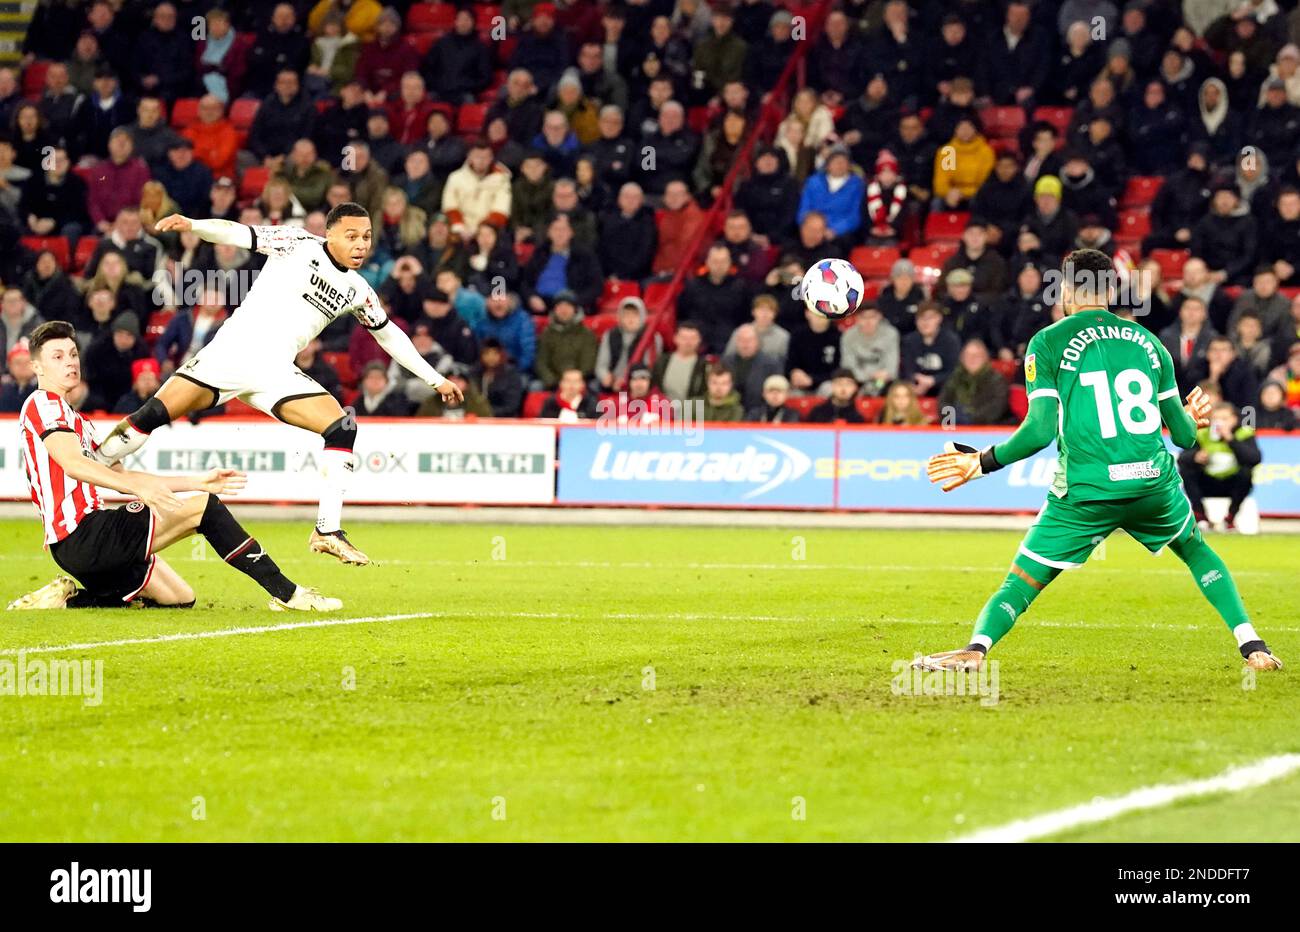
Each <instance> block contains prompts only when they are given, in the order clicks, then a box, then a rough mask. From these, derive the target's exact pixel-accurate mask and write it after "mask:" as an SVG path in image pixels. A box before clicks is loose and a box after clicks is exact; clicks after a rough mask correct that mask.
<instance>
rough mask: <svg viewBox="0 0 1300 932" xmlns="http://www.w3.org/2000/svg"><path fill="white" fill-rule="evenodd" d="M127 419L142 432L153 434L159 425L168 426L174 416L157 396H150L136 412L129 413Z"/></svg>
mask: <svg viewBox="0 0 1300 932" xmlns="http://www.w3.org/2000/svg"><path fill="white" fill-rule="evenodd" d="M126 419H127V420H128V421H130V422H131V426H132V427H134V428H135V429H136V430H138V431H140V433H142V434H151V433H153V432H154V431H155V430H157V429H158V428H159V427H166V426H167V425H168V424H170V423H171V422H172V416H171V415H170V414H168V413H167V406H166V405H165V404H163V403H162V402H161V401H159V400H158V399H157V398H150V399H149V400H148V401H146V402H145V403H144V404H142V405H141V406H140V408H139V409H138V410H137V411H136V412H135V413H134V414H128V415H127V416H126Z"/></svg>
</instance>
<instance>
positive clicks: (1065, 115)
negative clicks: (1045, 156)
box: [1034, 107, 1074, 137]
mask: <svg viewBox="0 0 1300 932" xmlns="http://www.w3.org/2000/svg"><path fill="white" fill-rule="evenodd" d="M1072 119H1074V108H1073V107H1039V108H1038V109H1036V110H1035V111H1034V122H1035V123H1039V122H1042V123H1051V124H1052V125H1053V126H1054V127H1056V131H1057V132H1058V133H1060V134H1061V136H1062V137H1064V136H1065V133H1066V131H1067V130H1068V129H1069V128H1070V120H1072Z"/></svg>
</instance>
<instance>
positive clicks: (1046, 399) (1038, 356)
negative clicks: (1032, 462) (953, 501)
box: [985, 330, 1061, 472]
mask: <svg viewBox="0 0 1300 932" xmlns="http://www.w3.org/2000/svg"><path fill="white" fill-rule="evenodd" d="M1025 392H1026V393H1027V394H1028V396H1029V412H1028V414H1026V415H1025V420H1024V422H1023V423H1021V425H1020V426H1019V427H1018V428H1016V432H1015V433H1014V434H1012V435H1011V436H1010V437H1008V438H1007V439H1006V440H1004V441H1002V443H999V444H998V445H997V446H995V447H993V449H992V451H991V452H992V454H993V458H994V459H996V460H997V464H998V466H1008V465H1010V464H1011V463H1014V462H1016V461H1018V460H1023V459H1026V458H1027V457H1030V456H1033V455H1034V454H1035V453H1037V452H1038V451H1039V450H1042V449H1044V448H1046V447H1047V446H1048V444H1050V443H1051V442H1052V441H1053V440H1055V439H1056V429H1057V425H1058V424H1059V423H1060V418H1059V416H1058V412H1059V410H1060V406H1061V396H1060V395H1058V394H1057V392H1056V360H1055V359H1054V358H1053V356H1052V353H1051V350H1050V348H1049V347H1048V345H1047V339H1046V337H1045V336H1044V335H1043V331H1041V330H1040V331H1039V332H1038V333H1036V334H1034V336H1033V338H1032V339H1031V340H1030V341H1029V345H1028V346H1027V347H1025ZM989 465H991V464H989ZM985 471H986V472H987V471H988V470H987V469H986V470H985Z"/></svg>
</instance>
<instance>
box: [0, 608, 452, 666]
mask: <svg viewBox="0 0 1300 932" xmlns="http://www.w3.org/2000/svg"><path fill="white" fill-rule="evenodd" d="M436 614H437V613H435V612H420V613H418V614H413V615H367V616H365V617H364V618H320V619H316V620H313V621H289V622H285V623H284V624H280V625H257V626H255V627H249V628H218V629H216V630H213V631H181V632H178V633H176V634H158V635H154V636H153V637H144V638H120V639H118V640H115V641H86V642H84V643H82V644H60V645H58V646H57V647H48V646H43V647H9V648H5V649H3V650H0V657H12V656H15V655H17V654H52V653H57V652H59V651H65V650H93V649H94V648H96V647H126V646H129V645H132V644H162V643H167V642H169V641H202V640H206V639H208V638H230V637H238V636H240V635H244V634H269V633H271V632H273V631H294V630H297V629H298V628H334V627H339V626H341V625H364V624H371V623H374V622H384V621H407V620H410V619H413V618H434V617H436Z"/></svg>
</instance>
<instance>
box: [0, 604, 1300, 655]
mask: <svg viewBox="0 0 1300 932" xmlns="http://www.w3.org/2000/svg"><path fill="white" fill-rule="evenodd" d="M588 610H590V609H588ZM595 611H596V612H598V613H599V615H600V617H601V618H603V619H605V620H608V621H637V620H645V621H734V622H763V621H768V622H784V623H789V624H803V623H807V622H815V623H821V622H828V621H832V622H833V621H845V622H849V623H852V624H869V625H876V624H882V623H883V624H900V625H938V626H945V627H947V626H951V625H954V624H961V622H960V621H959V620H951V619H943V618H901V617H897V616H886V617H883V618H865V617H846V616H839V615H837V616H834V617H829V616H824V615H749V614H743V613H728V612H603V611H600V610H599V609H596V610H595ZM570 617H572V616H571V615H566V614H564V613H563V612H491V611H480V610H475V611H462V612H416V613H411V614H405V615H366V616H363V617H360V618H319V619H313V620H311V621H289V622H285V623H283V624H278V625H254V626H250V627H245V628H216V629H214V630H211V631H180V632H176V633H174V634H158V635H153V636H150V637H136V638H119V639H117V640H112V641H85V642H82V643H77V644H60V645H56V646H50V645H37V646H35V647H3V648H0V657H14V656H17V655H18V654H51V653H58V652H60V651H72V650H93V649H94V648H97V647H129V646H132V645H137V644H167V643H172V642H176V641H203V640H209V639H212V638H228V637H240V636H243V635H248V634H274V633H275V632H278V631H296V630H299V629H306V628H337V627H342V626H346V625H365V624H383V623H386V622H390V621H411V620H414V619H420V618H437V619H445V620H449V621H457V620H464V619H507V618H518V619H560V618H570ZM1034 624H1035V625H1036V626H1038V627H1044V628H1107V629H1115V630H1124V631H1134V630H1148V629H1150V630H1167V631H1199V630H1201V628H1202V627H1203V626H1202V625H1197V624H1182V625H1171V624H1162V623H1160V622H1149V623H1146V624H1137V625H1124V624H1115V623H1113V622H1093V623H1089V622H1060V621H1036V622H1034ZM1209 627H1218V626H1217V625H1210V626H1209ZM1269 630H1270V631H1282V632H1287V633H1297V632H1300V628H1296V627H1270V628H1269Z"/></svg>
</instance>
